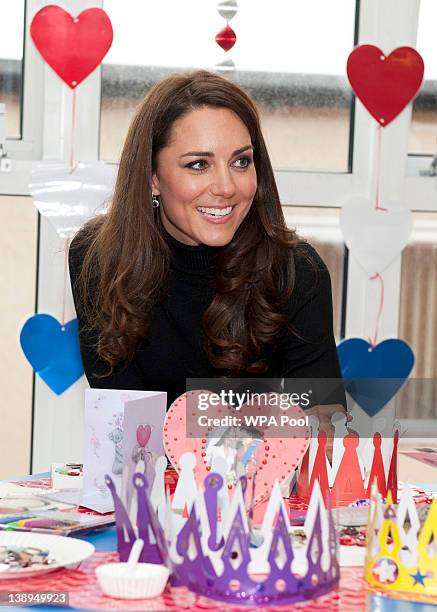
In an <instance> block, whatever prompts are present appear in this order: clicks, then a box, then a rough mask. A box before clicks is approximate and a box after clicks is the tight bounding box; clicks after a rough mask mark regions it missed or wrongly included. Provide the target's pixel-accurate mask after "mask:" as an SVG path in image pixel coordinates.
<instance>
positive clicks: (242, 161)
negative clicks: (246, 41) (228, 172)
mask: <svg viewBox="0 0 437 612" xmlns="http://www.w3.org/2000/svg"><path fill="white" fill-rule="evenodd" d="M252 161H253V160H252V158H251V157H239V158H238V159H237V160H235V162H234V164H237V168H248V167H249V166H250V164H251V163H252Z"/></svg>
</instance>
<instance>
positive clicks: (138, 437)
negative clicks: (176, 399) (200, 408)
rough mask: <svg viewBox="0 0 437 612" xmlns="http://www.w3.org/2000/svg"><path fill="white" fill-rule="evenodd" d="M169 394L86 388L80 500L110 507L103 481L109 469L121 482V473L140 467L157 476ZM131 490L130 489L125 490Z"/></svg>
mask: <svg viewBox="0 0 437 612" xmlns="http://www.w3.org/2000/svg"><path fill="white" fill-rule="evenodd" d="M166 405H167V394H166V393H164V392H160V391H121V390H117V389H87V390H86V391H85V453H84V456H85V460H84V486H83V495H82V501H81V505H83V506H86V507H87V508H91V509H92V510H96V511H97V512H111V511H112V510H113V503H112V498H111V496H110V494H109V491H108V489H107V487H106V485H105V480H104V478H105V474H109V475H110V476H111V478H112V479H113V480H114V482H117V484H118V486H120V487H121V482H122V474H123V472H125V473H127V474H131V473H132V474H133V473H134V472H135V470H138V469H140V471H142V472H144V473H145V475H146V476H147V478H148V481H149V482H151V484H152V481H151V480H150V479H152V480H153V474H154V471H152V470H151V467H152V466H153V465H154V463H155V461H156V459H157V457H159V456H161V455H163V454H164V446H163V442H162V439H163V426H164V418H165V412H166ZM126 494H127V495H128V496H130V493H129V492H126Z"/></svg>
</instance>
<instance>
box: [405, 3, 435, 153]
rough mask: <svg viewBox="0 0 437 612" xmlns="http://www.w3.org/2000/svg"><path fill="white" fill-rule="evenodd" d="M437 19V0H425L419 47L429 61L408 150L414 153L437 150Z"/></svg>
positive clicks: (416, 105)
mask: <svg viewBox="0 0 437 612" xmlns="http://www.w3.org/2000/svg"><path fill="white" fill-rule="evenodd" d="M436 20H437V3H436V2H435V0H421V1H420V13H419V26H418V32H417V46H416V48H417V51H418V52H419V53H420V54H421V55H422V57H423V60H424V62H425V75H424V83H423V84H422V88H421V90H420V93H419V95H418V96H417V98H416V99H415V100H414V103H413V115H412V121H411V127H410V137H409V145H408V152H409V153H410V154H412V155H435V154H436V153H437V38H436V35H435V28H434V24H435V23H436Z"/></svg>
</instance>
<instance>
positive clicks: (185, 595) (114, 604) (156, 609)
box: [0, 473, 437, 612]
mask: <svg viewBox="0 0 437 612" xmlns="http://www.w3.org/2000/svg"><path fill="white" fill-rule="evenodd" d="M47 477H49V474H48V473H47V474H45V473H44V474H35V475H33V476H28V477H27V478H26V479H29V480H35V479H39V478H47ZM82 539H84V540H87V541H88V542H91V543H92V544H94V546H95V548H96V554H95V555H93V557H91V559H90V560H86V561H84V562H83V563H82V565H81V569H82V568H83V569H85V570H86V569H89V570H90V573H93V568H94V567H95V565H96V564H99V563H101V562H105V560H106V559H107V558H108V557H110V554H109V553H108V552H104V551H115V550H116V548H117V540H116V532H115V527H111V528H109V529H106V530H104V531H100V532H94V533H89V534H87V535H86V536H83V537H82ZM63 571H64V570H58V571H57V572H53V574H46V575H45V576H41V577H39V578H33V579H28V580H27V581H26V584H25V585H22V584H20V590H25V589H26V588H27V589H28V590H29V591H30V590H32V589H31V588H30V582H31V581H35V580H38V586H37V588H35V587H34V589H35V590H39V591H44V590H47V591H53V590H56V583H57V581H58V580H59V578H58V577H57V576H59V575H60V573H61V572H63ZM70 571H71V570H70ZM64 572H65V571H64ZM73 572H74V574H72V579H71V580H70V585H71V589H72V590H71V591H70V607H61V606H32V607H34V608H36V609H37V610H38V611H40V612H54V611H55V610H56V611H57V610H59V611H61V610H72V609H75V610H84V611H85V612H91V611H94V610H96V609H99V610H129V611H134V610H137V611H138V612H139V611H142V612H167V611H169V612H170V611H171V612H183V611H187V612H188V610H189V611H190V612H201V611H202V612H204V611H205V610H208V611H211V612H225V611H226V612H243V611H244V610H247V611H250V610H254V609H255V608H252V607H249V606H226V605H225V604H223V603H222V602H216V601H213V600H210V599H206V598H204V597H198V596H197V595H194V594H192V593H190V592H189V591H187V590H186V589H183V588H182V589H181V588H179V589H172V590H171V593H170V594H169V595H168V597H166V598H165V600H164V598H163V600H162V604H160V603H159V604H158V605H156V604H155V603H154V604H153V605H151V606H150V607H149V606H147V604H146V605H144V603H143V601H141V602H138V603H137V604H136V603H135V601H134V600H130V601H129V600H115V599H111V598H105V599H107V601H108V605H107V607H106V606H105V607H101V606H102V597H103V596H100V593H99V591H98V590H96V589H95V590H94V599H93V602H96V603H97V605H98V608H96V605H94V606H93V607H89V608H86V607H83V605H91V604H90V599H92V597H90V596H88V595H87V596H86V597H82V596H80V597H79V595H80V593H83V592H84V589H83V588H82V586H81V584H80V578H79V577H80V576H85V574H86V572H82V571H79V572H78V571H75V570H73ZM361 575H362V570H359V569H358V568H345V569H343V570H342V579H341V581H342V582H343V588H339V589H337V590H336V591H335V592H332V593H330V594H328V595H325V596H323V597H321V598H318V599H316V600H312V601H308V602H304V603H301V604H296V605H295V606H287V605H285V606H275V607H273V606H269V607H267V608H263V609H262V610H264V611H265V612H273V611H274V612H281V611H283V612H285V611H287V610H304V611H306V612H314V611H316V610H320V609H325V610H327V611H329V612H334V611H336V610H338V611H340V610H341V612H349V611H350V612H352V611H354V610H357V611H359V612H362V611H363V610H365V609H367V610H369V611H370V610H371V611H374V612H410V611H412V612H436V611H437V605H431V604H421V603H413V602H411V601H401V600H396V599H390V598H387V597H382V596H379V595H373V594H366V593H365V591H364V588H363V583H362V580H361ZM85 584H86V581H83V585H84V587H85ZM35 586H36V585H35ZM0 588H1V584H0ZM61 590H62V589H61ZM64 590H65V589H64ZM85 590H86V589H85ZM73 591H74V593H75V596H73V597H72V595H73ZM81 599H83V600H84V601H85V602H87V603H85V604H82V603H81V602H80V600H81ZM153 601H154V602H155V601H156V600H153ZM29 609H30V607H29V606H26V607H23V606H1V605H0V612H1V611H2V610H10V611H11V612H12V611H15V612H17V611H19V610H21V611H22V612H29ZM256 609H257V610H261V608H256Z"/></svg>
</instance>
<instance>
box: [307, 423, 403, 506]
mask: <svg viewBox="0 0 437 612" xmlns="http://www.w3.org/2000/svg"><path fill="white" fill-rule="evenodd" d="M338 429H339V428H336V433H335V435H334V443H333V450H332V461H331V462H330V461H329V460H328V458H327V455H326V444H327V436H326V433H325V432H323V431H320V432H319V433H318V435H317V437H313V438H312V440H311V444H310V447H309V449H308V450H307V452H306V454H305V455H304V457H303V459H302V463H301V465H300V469H299V474H298V479H297V487H296V491H297V494H298V496H299V497H300V498H301V499H302V500H304V501H305V500H308V499H309V498H310V495H311V491H312V488H313V485H314V482H315V481H316V480H317V481H318V482H319V485H320V488H321V490H322V494H323V497H324V499H325V502H326V503H328V501H329V503H330V504H331V506H332V507H338V506H348V505H349V504H351V503H352V502H354V501H356V500H361V499H368V498H369V497H370V490H371V485H372V483H373V482H374V481H376V484H377V488H378V491H379V492H380V494H381V495H382V496H383V497H386V495H387V491H389V490H390V491H391V493H392V499H393V500H394V502H395V503H396V501H397V489H398V483H397V453H398V442H399V430H398V429H396V430H395V431H394V434H393V437H392V438H386V439H383V438H382V437H381V434H380V433H379V432H375V433H374V434H373V436H372V437H371V438H367V439H362V440H360V437H359V436H358V435H357V434H352V433H348V432H347V430H346V428H345V432H344V433H345V434H346V435H339V433H340V432H339V431H338ZM383 445H384V447H385V448H384V452H385V454H387V452H388V459H389V460H388V461H386V462H384V457H383V448H382V447H383ZM386 465H387V467H386Z"/></svg>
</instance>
